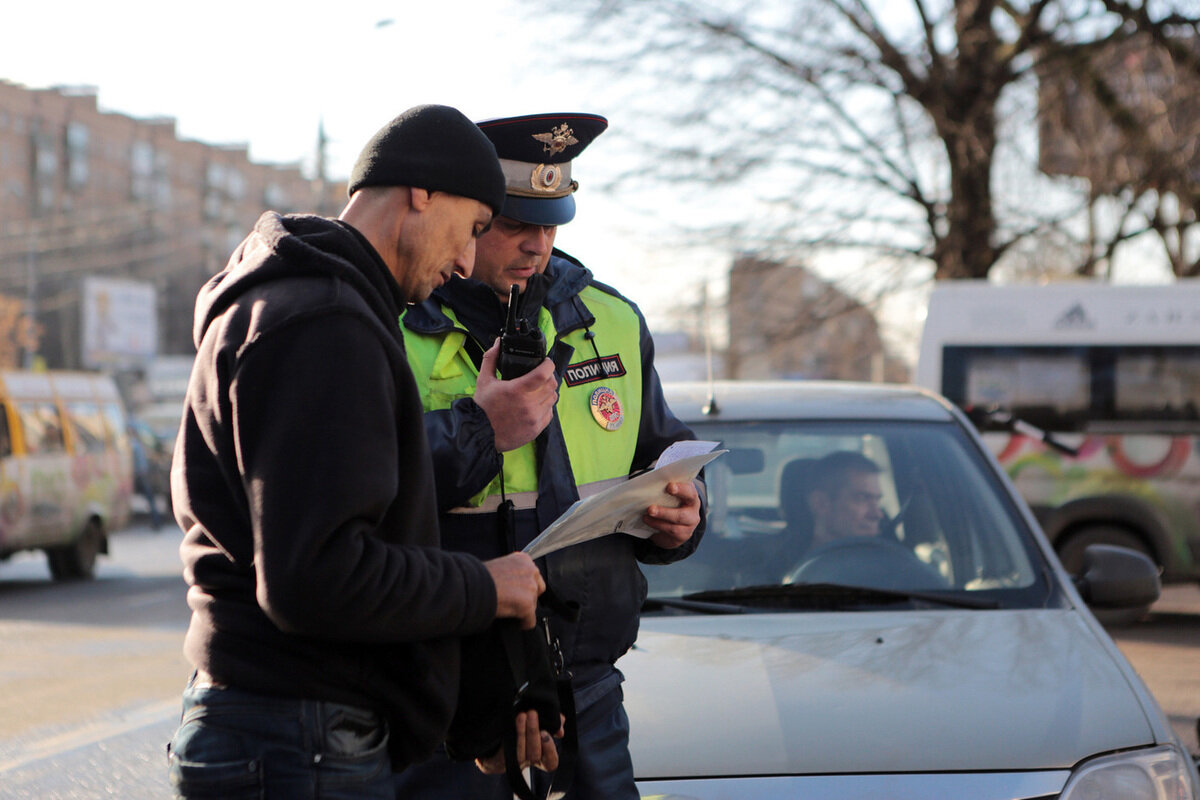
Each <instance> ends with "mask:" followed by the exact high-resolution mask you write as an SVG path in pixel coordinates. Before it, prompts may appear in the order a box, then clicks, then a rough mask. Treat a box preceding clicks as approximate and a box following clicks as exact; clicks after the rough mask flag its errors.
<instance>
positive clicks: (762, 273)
mask: <svg viewBox="0 0 1200 800" xmlns="http://www.w3.org/2000/svg"><path fill="white" fill-rule="evenodd" d="M725 367H726V374H727V375H728V377H730V378H742V379H764V378H807V379H835V380H862V381H886V382H889V383H902V382H905V381H907V380H908V379H909V372H908V368H907V367H906V366H905V365H904V363H903V362H902V361H901V360H900V359H898V358H896V357H895V356H894V355H892V354H891V353H890V352H889V351H888V348H887V346H886V344H885V342H884V341H883V338H882V337H881V336H880V332H879V323H878V321H877V320H876V319H875V315H874V314H873V313H872V312H871V310H870V309H869V308H867V307H866V306H865V305H863V304H862V303H861V302H859V301H858V300H856V299H855V298H853V297H851V296H850V295H848V294H846V293H844V292H842V291H840V290H839V289H838V288H837V287H835V286H833V285H832V284H830V283H828V282H826V281H824V280H821V279H820V278H818V277H817V276H816V275H813V274H812V273H811V272H810V271H808V270H806V269H804V268H803V267H800V266H793V265H788V264H780V263H778V262H774V261H764V260H761V259H757V258H752V257H744V258H739V259H737V260H736V261H735V262H734V264H733V267H732V269H731V270H730V272H729V347H728V350H727V352H726V357H725Z"/></svg>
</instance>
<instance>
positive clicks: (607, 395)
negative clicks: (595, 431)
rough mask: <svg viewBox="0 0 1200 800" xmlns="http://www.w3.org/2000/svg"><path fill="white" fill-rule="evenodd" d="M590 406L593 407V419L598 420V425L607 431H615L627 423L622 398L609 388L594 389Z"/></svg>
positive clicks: (589, 402)
mask: <svg viewBox="0 0 1200 800" xmlns="http://www.w3.org/2000/svg"><path fill="white" fill-rule="evenodd" d="M588 405H590V406H591V407H592V418H593V419H594V420H596V424H597V425H599V426H600V427H601V428H604V430H606V431H615V430H616V429H617V428H619V427H621V423H623V422H624V421H625V412H624V411H623V410H622V409H621V398H619V397H617V393H616V392H614V391H613V390H612V389H610V388H608V387H607V386H597V387H596V388H595V389H593V390H592V396H591V398H590V399H589V400H588Z"/></svg>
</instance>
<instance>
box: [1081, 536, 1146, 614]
mask: <svg viewBox="0 0 1200 800" xmlns="http://www.w3.org/2000/svg"><path fill="white" fill-rule="evenodd" d="M1075 587H1076V588H1077V589H1078V590H1079V593H1080V594H1081V595H1082V596H1083V599H1084V600H1085V601H1087V603H1088V605H1090V606H1094V607H1096V608H1134V607H1137V606H1149V605H1150V604H1151V603H1153V602H1154V601H1156V600H1158V598H1159V595H1160V594H1161V593H1162V581H1161V579H1160V578H1159V575H1158V566H1157V565H1155V563H1154V562H1153V561H1151V560H1150V558H1149V557H1147V556H1146V554H1144V553H1139V552H1138V551H1136V550H1130V549H1129V548H1128V547H1117V546H1116V545H1110V544H1093V545H1088V547H1087V548H1085V549H1084V551H1083V573H1082V574H1081V575H1079V576H1077V577H1076V578H1075Z"/></svg>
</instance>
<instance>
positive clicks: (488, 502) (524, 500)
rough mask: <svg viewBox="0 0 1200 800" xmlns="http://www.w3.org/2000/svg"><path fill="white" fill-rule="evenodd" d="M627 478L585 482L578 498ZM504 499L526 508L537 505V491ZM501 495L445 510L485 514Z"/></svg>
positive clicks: (490, 496)
mask: <svg viewBox="0 0 1200 800" xmlns="http://www.w3.org/2000/svg"><path fill="white" fill-rule="evenodd" d="M627 480H629V478H628V476H625V475H622V476H621V477H619V478H609V479H608V480H604V481H594V482H593V483H585V484H583V485H582V486H578V487H576V489H577V490H578V491H579V499H580V500H585V499H587V498H589V497H591V496H592V495H597V494H600V493H601V492H603V491H604V490H605V489H609V488H612V487H613V486H616V485H617V484H620V483H624V482H625V481H627ZM504 499H506V500H512V503H513V508H515V509H517V510H518V511H519V510H521V509H526V508H536V507H537V499H538V493H537V492H517V493H515V494H507V495H505V496H504ZM500 503H501V497H500V495H498V494H493V495H489V496H488V497H487V498H486V499H484V501H483V503H482V504H481V505H478V506H458V507H457V508H452V509H450V510H449V511H447V512H446V513H447V514H486V513H490V512H492V511H495V510H496V509H498V508H499V507H500Z"/></svg>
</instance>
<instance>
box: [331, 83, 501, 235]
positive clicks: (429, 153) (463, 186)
mask: <svg viewBox="0 0 1200 800" xmlns="http://www.w3.org/2000/svg"><path fill="white" fill-rule="evenodd" d="M367 186H414V187H416V188H418V189H428V190H429V191H431V192H448V193H449V194H456V195H459V196H460V197H470V198H472V199H475V200H478V201H479V202H481V203H484V204H486V205H488V206H491V209H492V212H493V213H496V214H499V213H500V209H501V208H502V207H503V206H504V191H505V189H504V173H503V172H502V171H501V169H500V161H499V160H498V159H497V158H496V148H495V146H494V145H493V144H492V143H491V141H489V140H488V138H487V137H486V136H485V135H484V134H483V132H482V131H480V130H479V128H478V126H476V125H475V123H474V122H472V121H471V120H469V119H467V118H466V117H465V116H463V114H462V112H460V111H458V110H457V109H454V108H450V107H449V106H438V105H425V106H415V107H413V108H410V109H409V110H408V111H405V112H404V113H403V114H401V115H400V116H398V117H396V118H395V119H394V120H392V121H391V122H389V123H388V124H387V125H385V126H383V128H381V129H380V130H379V132H378V133H376V134H375V135H374V136H373V137H372V138H371V141H369V142H367V146H366V147H364V148H363V150H362V152H361V153H360V154H359V156H358V160H357V161H355V162H354V169H353V170H351V172H350V183H349V186H348V187H347V189H348V191H349V193H350V194H354V193H355V192H357V191H358V190H359V189H362V188H364V187H367Z"/></svg>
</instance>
